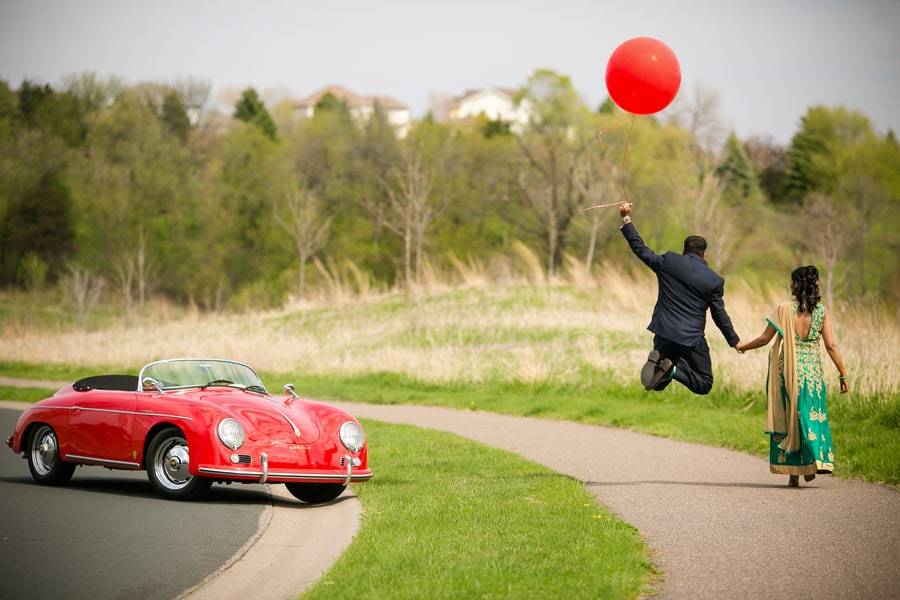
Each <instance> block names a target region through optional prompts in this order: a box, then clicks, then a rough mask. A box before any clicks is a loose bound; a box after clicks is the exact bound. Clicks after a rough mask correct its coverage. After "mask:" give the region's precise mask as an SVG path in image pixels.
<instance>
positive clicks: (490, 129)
mask: <svg viewBox="0 0 900 600" xmlns="http://www.w3.org/2000/svg"><path fill="white" fill-rule="evenodd" d="M510 125H511V123H509V122H507V121H504V120H502V119H491V120H490V121H488V122H486V123H485V124H484V125H483V126H482V127H481V134H482V135H483V136H484V137H486V138H492V137H495V136H498V135H512V132H511V131H510Z"/></svg>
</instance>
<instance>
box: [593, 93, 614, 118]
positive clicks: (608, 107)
mask: <svg viewBox="0 0 900 600" xmlns="http://www.w3.org/2000/svg"><path fill="white" fill-rule="evenodd" d="M618 110H619V108H618V107H617V106H616V103H615V102H613V100H612V98H610V97H609V96H607V97H606V98H605V99H604V100H603V102H601V103H600V106H598V107H597V112H598V113H600V114H601V115H612V114H615V113H616V111H618Z"/></svg>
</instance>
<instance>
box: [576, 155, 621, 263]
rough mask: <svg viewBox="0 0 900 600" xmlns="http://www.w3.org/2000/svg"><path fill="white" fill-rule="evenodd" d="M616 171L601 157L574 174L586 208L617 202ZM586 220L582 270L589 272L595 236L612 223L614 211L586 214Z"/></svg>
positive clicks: (590, 211) (614, 166)
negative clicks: (588, 233)
mask: <svg viewBox="0 0 900 600" xmlns="http://www.w3.org/2000/svg"><path fill="white" fill-rule="evenodd" d="M618 181H619V168H618V167H617V166H616V165H615V164H614V163H612V162H611V161H608V160H605V159H604V158H602V157H597V158H595V159H594V160H585V161H582V163H581V164H580V165H578V167H577V168H576V170H575V184H576V186H577V187H578V190H579V194H580V196H581V198H583V201H584V203H585V204H587V205H593V204H605V203H609V202H616V199H617V197H618V194H619V191H618V189H617V187H618V186H617V182H618ZM584 215H585V218H587V220H588V221H589V222H590V224H591V237H590V240H589V241H588V249H587V254H586V256H585V259H584V268H585V269H587V270H588V271H590V268H591V266H592V265H593V264H594V252H595V250H596V248H597V236H598V234H599V232H600V226H601V225H604V224H609V223H612V222H613V221H614V220H615V217H616V212H615V211H614V210H604V209H597V210H589V211H586V212H585V213H584Z"/></svg>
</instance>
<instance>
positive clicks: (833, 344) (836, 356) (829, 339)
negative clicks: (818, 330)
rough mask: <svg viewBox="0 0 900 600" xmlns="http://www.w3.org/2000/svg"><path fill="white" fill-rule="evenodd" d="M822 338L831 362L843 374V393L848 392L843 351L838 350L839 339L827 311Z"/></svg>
mask: <svg viewBox="0 0 900 600" xmlns="http://www.w3.org/2000/svg"><path fill="white" fill-rule="evenodd" d="M822 339H823V340H824V341H825V350H826V351H827V352H828V356H830V357H831V362H833V363H834V366H835V367H837V370H838V373H840V374H841V393H842V394H843V393H846V392H847V390H848V389H850V386H849V385H848V384H847V369H846V368H845V367H844V359H843V358H842V357H841V351H840V350H838V345H837V340H836V339H835V337H834V333H833V332H832V331H831V317H829V316H828V313H825V320H824V322H823V323H822Z"/></svg>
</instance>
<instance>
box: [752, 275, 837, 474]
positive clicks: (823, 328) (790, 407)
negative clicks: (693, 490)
mask: <svg viewBox="0 0 900 600" xmlns="http://www.w3.org/2000/svg"><path fill="white" fill-rule="evenodd" d="M791 294H792V295H793V296H794V300H792V301H789V302H784V303H782V304H780V305H778V307H777V308H776V310H775V315H774V317H772V318H769V319H767V321H768V324H767V325H766V329H765V331H763V332H762V334H761V335H760V336H759V337H758V338H756V339H755V340H752V341H750V342H747V343H744V344H738V345H737V350H738V351H739V352H745V351H747V350H753V349H755V348H761V347H762V346H765V345H766V344H768V343H769V342H770V341H771V340H772V338H773V337H775V336H776V334H777V336H778V337H777V339H776V340H775V344H774V346H773V347H772V350H771V351H770V352H769V374H768V378H767V386H766V387H767V394H766V395H767V402H766V404H767V410H766V433H768V434H769V440H770V441H769V465H770V466H769V469H770V470H771V471H772V473H780V474H786V475H788V476H789V477H788V485H789V486H791V487H798V486H799V485H800V476H801V475H803V477H804V479H805V480H806V481H812V480H813V479H815V477H816V473H831V472H832V471H833V470H834V447H833V445H832V438H831V427H830V426H829V424H828V409H827V406H826V400H825V377H824V375H823V373H822V355H821V351H820V349H819V341H820V340H824V342H825V349H826V350H827V352H828V356H829V357H831V361H832V362H833V363H834V366H835V367H837V370H838V372H839V374H840V382H841V393H842V394H843V393H846V392H847V390H848V389H849V386H848V383H847V370H846V369H845V368H844V361H843V359H842V358H841V353H840V351H839V350H838V347H837V341H836V340H835V339H834V334H833V333H832V330H831V317H830V316H829V315H828V313H826V311H825V307H824V306H823V305H822V303H821V302H820V300H821V296H820V295H819V271H818V269H816V268H815V267H814V266H807V267H799V268H797V269H794V271H793V272H792V273H791Z"/></svg>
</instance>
